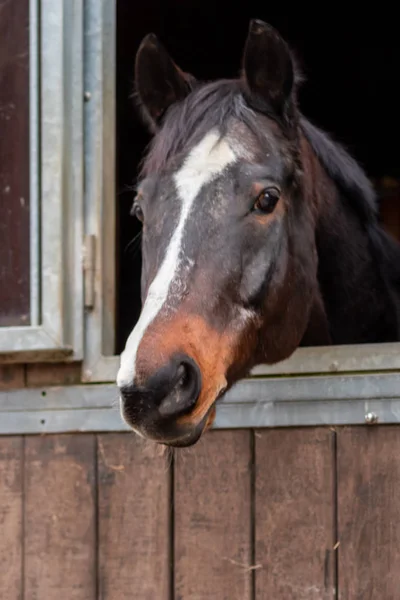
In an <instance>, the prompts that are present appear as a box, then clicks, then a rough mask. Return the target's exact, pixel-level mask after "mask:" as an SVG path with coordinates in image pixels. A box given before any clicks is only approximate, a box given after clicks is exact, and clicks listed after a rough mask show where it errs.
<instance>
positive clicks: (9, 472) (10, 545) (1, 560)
mask: <svg viewBox="0 0 400 600" xmlns="http://www.w3.org/2000/svg"><path fill="white" fill-rule="evenodd" d="M22 466H23V439H22V437H2V438H0V532H1V535H0V598H2V599H3V598H4V600H22V591H23V589H22V581H21V578H22V535H23V526H22V523H23V518H22V511H23V501H22V490H23V478H22Z"/></svg>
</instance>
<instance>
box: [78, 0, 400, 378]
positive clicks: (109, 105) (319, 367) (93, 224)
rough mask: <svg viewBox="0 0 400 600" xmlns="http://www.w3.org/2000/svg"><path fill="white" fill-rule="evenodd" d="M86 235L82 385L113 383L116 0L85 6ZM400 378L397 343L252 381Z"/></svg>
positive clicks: (313, 352) (292, 363) (338, 352)
mask: <svg viewBox="0 0 400 600" xmlns="http://www.w3.org/2000/svg"><path fill="white" fill-rule="evenodd" d="M85 6H86V13H85V21H86V24H87V25H86V27H87V31H86V42H87V43H86V50H85V65H86V66H85V86H86V87H85V89H86V90H87V92H88V97H89V98H90V100H89V101H88V102H87V104H86V113H85V121H86V125H85V139H86V146H85V169H86V177H87V189H86V194H85V215H86V233H87V234H91V235H94V236H95V239H96V278H95V304H94V306H93V308H92V309H91V310H89V311H87V313H86V316H85V356H84V370H83V380H84V381H85V382H93V383H100V382H114V381H115V379H116V376H117V372H118V368H119V357H118V356H115V355H113V346H114V339H115V323H114V311H115V289H116V286H117V282H116V280H115V255H114V248H115V203H116V190H115V111H116V105H115V71H116V69H115V60H116V58H115V38H116V2H115V0H101V1H99V0H87V2H86V5H85ZM396 370H397V371H400V343H386V344H366V345H346V346H328V347H318V348H299V349H298V350H297V351H296V352H295V353H294V354H293V355H292V356H291V357H290V358H289V359H287V360H285V361H283V362H281V363H279V364H276V365H272V366H269V365H260V366H258V367H256V368H255V369H254V370H253V371H252V374H251V376H252V377H276V376H277V375H286V376H288V375H313V374H329V373H367V372H380V371H396Z"/></svg>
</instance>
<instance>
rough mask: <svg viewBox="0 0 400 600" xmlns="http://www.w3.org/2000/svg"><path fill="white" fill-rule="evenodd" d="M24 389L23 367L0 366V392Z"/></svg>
mask: <svg viewBox="0 0 400 600" xmlns="http://www.w3.org/2000/svg"><path fill="white" fill-rule="evenodd" d="M23 387H25V365H0V391H3V390H12V389H15V388H23Z"/></svg>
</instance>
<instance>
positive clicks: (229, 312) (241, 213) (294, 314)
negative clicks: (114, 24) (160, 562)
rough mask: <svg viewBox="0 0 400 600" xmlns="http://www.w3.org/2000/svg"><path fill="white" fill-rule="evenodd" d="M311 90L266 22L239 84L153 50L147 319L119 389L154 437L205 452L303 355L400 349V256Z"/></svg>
mask: <svg viewBox="0 0 400 600" xmlns="http://www.w3.org/2000/svg"><path fill="white" fill-rule="evenodd" d="M302 81H303V78H302V74H301V72H300V70H299V68H298V66H297V61H296V59H295V58H294V55H293V52H292V49H291V48H290V47H289V45H288V43H287V42H286V41H285V40H284V39H283V38H282V37H281V35H280V34H279V32H278V31H277V30H276V29H275V28H274V27H272V26H271V25H269V24H268V23H265V22H263V21H260V20H257V19H253V20H251V21H250V24H249V28H248V34H247V39H246V41H245V45H244V49H243V54H242V64H241V66H240V69H239V75H238V77H237V78H234V79H219V80H217V81H198V80H197V79H196V77H195V76H194V75H192V74H191V73H187V72H185V71H183V70H182V69H181V68H180V67H179V66H178V65H177V64H176V63H175V62H174V60H173V58H172V57H171V56H170V55H169V54H168V52H167V50H166V48H165V47H164V45H163V44H162V42H161V41H160V40H159V39H158V38H157V36H156V35H154V34H148V35H146V36H145V37H144V38H143V40H142V42H141V44H140V46H139V49H138V51H137V54H136V58H135V94H136V98H137V104H138V107H139V111H140V115H141V118H142V119H143V123H144V126H146V127H148V130H149V131H150V132H151V141H150V144H149V146H148V148H147V149H146V152H145V155H144V158H143V161H142V164H141V165H140V172H139V175H138V182H137V186H136V189H135V192H136V195H135V198H134V202H133V207H132V215H133V216H134V217H135V218H137V219H139V221H140V222H141V224H142V225H141V228H142V241H141V249H142V274H141V300H142V310H141V313H140V317H139V320H138V322H137V323H136V325H135V327H134V328H133V330H132V332H131V333H130V335H129V337H128V339H127V342H126V345H125V348H124V350H123V352H122V353H121V357H120V366H119V370H118V374H117V380H116V383H117V386H118V388H119V393H120V410H121V415H122V418H123V419H124V420H125V421H126V423H127V424H128V425H129V427H130V428H131V429H132V430H133V431H135V432H136V433H137V434H139V435H140V436H142V437H144V438H147V439H149V440H152V441H154V442H156V443H160V444H164V445H167V446H172V447H184V446H190V445H193V444H195V443H196V442H197V441H198V440H199V439H200V437H201V436H202V435H203V433H204V432H205V431H207V430H208V429H209V428H210V426H211V425H212V423H213V420H214V418H215V410H216V403H217V401H218V400H219V399H220V398H222V397H223V395H224V394H225V393H226V392H227V390H229V389H230V388H231V387H232V386H233V385H234V384H235V383H236V382H238V381H239V380H240V379H243V378H244V377H246V376H248V375H249V373H250V371H251V370H252V369H253V368H254V367H255V366H256V365H258V364H274V363H278V362H280V361H282V360H284V359H286V358H288V357H289V356H290V355H291V354H292V353H293V352H294V351H295V350H296V349H297V348H298V347H299V346H302V345H303V346H304V345H308V346H318V345H330V344H336V345H341V344H363V343H376V342H390V341H397V340H399V339H400V246H399V245H398V243H397V242H396V241H395V240H394V239H392V238H390V236H389V235H388V234H387V233H386V232H385V231H384V229H383V228H382V226H381V225H380V223H379V218H378V204H377V199H376V196H375V192H374V189H373V186H372V184H371V183H370V181H369V179H368V178H367V175H366V173H365V172H364V171H363V169H362V167H361V166H360V165H359V163H358V162H357V161H356V160H355V159H354V158H353V157H352V156H351V155H350V153H349V152H348V151H347V149H345V148H344V147H343V146H342V145H341V144H339V143H338V142H337V141H336V140H334V138H333V137H332V136H331V135H330V134H328V133H326V132H324V131H323V130H322V129H320V128H319V127H317V126H316V125H314V124H313V123H312V122H311V120H309V119H307V118H306V117H305V116H304V115H303V114H302V112H301V110H300V108H299V106H298V104H299V102H298V89H299V86H300V84H301V83H302ZM366 126H367V125H366Z"/></svg>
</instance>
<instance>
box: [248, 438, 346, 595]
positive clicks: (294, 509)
mask: <svg viewBox="0 0 400 600" xmlns="http://www.w3.org/2000/svg"><path fill="white" fill-rule="evenodd" d="M255 440H256V441H255V449H256V483H255V505H256V508H255V518H256V563H257V565H259V568H258V569H257V570H256V572H255V573H256V598H257V600H264V598H271V599H272V598H273V599H274V600H289V599H292V598H293V600H303V599H304V600H328V599H329V600H330V599H333V598H334V597H335V573H334V563H335V561H334V553H335V550H334V545H335V541H334V530H335V519H334V443H333V442H334V433H333V432H332V431H331V430H330V429H328V428H326V429H324V428H312V429H311V428H310V429H300V428H299V429H273V430H260V431H258V432H256V434H255Z"/></svg>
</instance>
